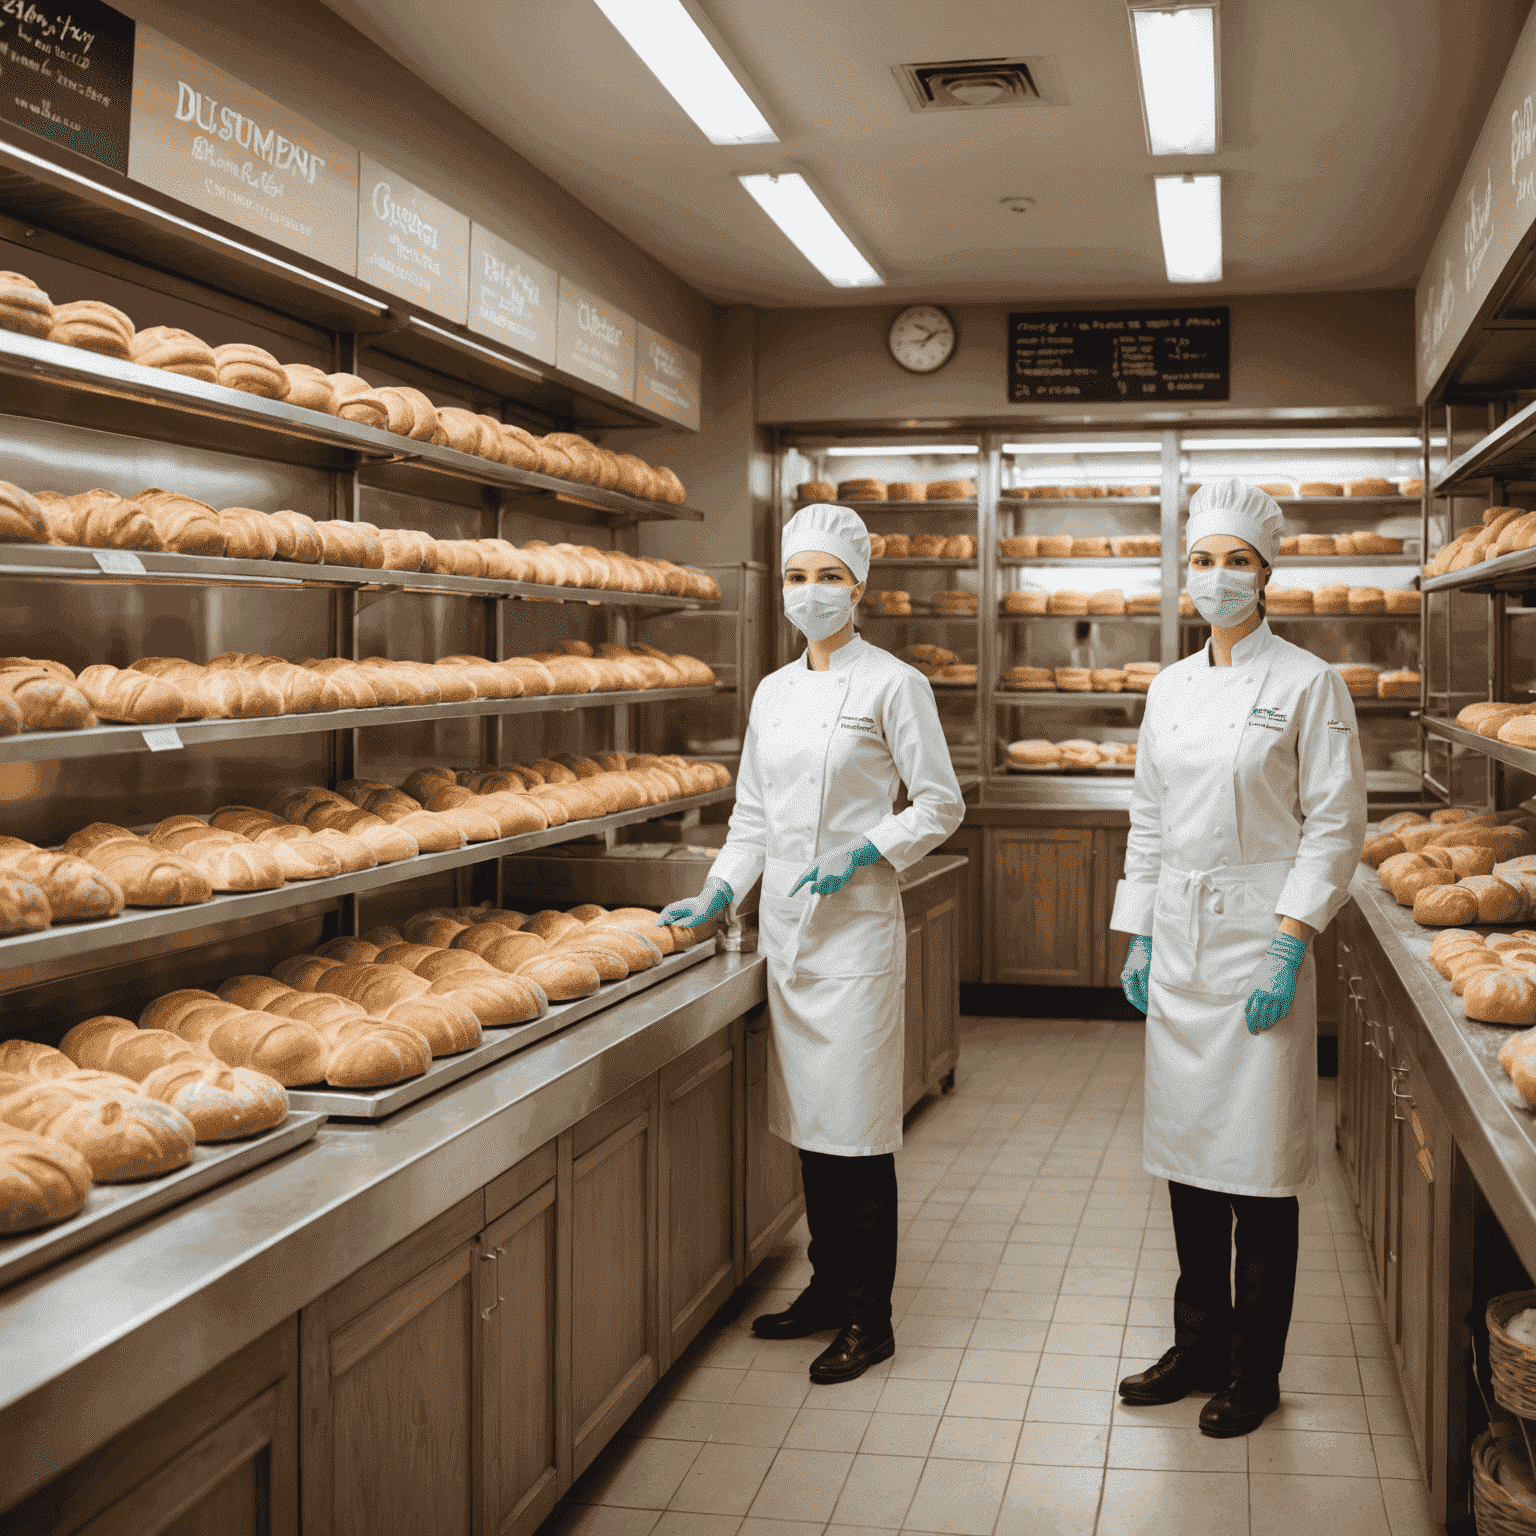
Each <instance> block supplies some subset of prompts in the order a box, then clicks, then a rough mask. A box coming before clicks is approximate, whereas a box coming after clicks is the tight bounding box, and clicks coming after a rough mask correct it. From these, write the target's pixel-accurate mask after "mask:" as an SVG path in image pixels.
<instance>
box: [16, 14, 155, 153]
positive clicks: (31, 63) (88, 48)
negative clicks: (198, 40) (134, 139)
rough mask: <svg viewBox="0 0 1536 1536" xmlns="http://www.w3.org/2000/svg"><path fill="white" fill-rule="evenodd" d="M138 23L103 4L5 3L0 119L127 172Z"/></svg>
mask: <svg viewBox="0 0 1536 1536" xmlns="http://www.w3.org/2000/svg"><path fill="white" fill-rule="evenodd" d="M133 41H134V24H133V22H132V20H131V19H130V18H129V17H127V16H124V15H123V13H122V12H121V11H118V10H114V9H113V8H112V7H111V6H110V5H104V4H102V0H68V3H60V4H52V3H49V0H38V3H34V0H4V3H3V4H0V121H4V122H7V123H15V124H16V125H17V126H18V127H21V128H30V129H31V130H32V132H33V133H40V134H42V135H43V137H44V138H49V139H53V140H54V141H55V142H56V143H59V144H66V145H68V146H69V148H70V149H75V150H78V151H79V152H80V153H81V154H82V155H89V156H90V157H91V159H92V160H96V161H99V162H100V163H101V164H102V165H106V166H110V167H111V168H112V169H113V170H114V171H126V170H127V169H128V116H129V107H130V102H131V96H132V88H133Z"/></svg>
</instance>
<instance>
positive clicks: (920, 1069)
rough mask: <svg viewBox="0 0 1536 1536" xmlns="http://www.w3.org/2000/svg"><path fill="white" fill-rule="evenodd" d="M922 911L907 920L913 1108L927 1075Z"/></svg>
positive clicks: (908, 1068)
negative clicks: (925, 1063) (925, 1071)
mask: <svg viewBox="0 0 1536 1536" xmlns="http://www.w3.org/2000/svg"><path fill="white" fill-rule="evenodd" d="M926 926H927V925H926V924H925V923H924V922H923V917H922V914H921V913H920V912H918V913H907V914H906V915H905V917H904V920H903V927H904V928H905V930H906V944H907V983H906V1004H905V1007H906V1012H905V1016H904V1019H903V1023H904V1025H905V1028H904V1030H903V1033H902V1048H903V1055H902V1062H901V1107H902V1110H903V1111H906V1110H909V1109H911V1108H912V1106H913V1105H914V1104H916V1103H917V1101H918V1100H919V1099H920V1098H922V1096H923V1092H924V1089H925V1087H926V1085H927V1079H926V1077H925V1075H924V1055H925V1052H926V1048H927V1027H926V1024H925V1022H924V1018H923V1010H924V1008H925V1007H926V1003H927V975H926V973H925V971H924V968H923V936H924V932H925V929H926Z"/></svg>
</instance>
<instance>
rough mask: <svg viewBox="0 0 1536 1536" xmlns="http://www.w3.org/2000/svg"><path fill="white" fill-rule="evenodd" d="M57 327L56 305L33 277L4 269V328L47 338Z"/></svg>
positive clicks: (0, 317) (0, 312)
mask: <svg viewBox="0 0 1536 1536" xmlns="http://www.w3.org/2000/svg"><path fill="white" fill-rule="evenodd" d="M52 329H53V304H52V302H51V301H50V300H49V298H48V295H47V294H46V293H44V292H43V290H42V289H41V288H39V287H38V286H37V284H36V283H34V282H33V281H32V279H31V278H30V277H25V276H23V275H22V274H21V273H20V272H0V330H5V331H15V332H16V333H17V334H18V335H21V336H36V337H38V338H40V339H41V338H44V337H46V336H47V335H48V333H49V332H50V331H51V330H52Z"/></svg>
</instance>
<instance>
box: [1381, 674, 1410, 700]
mask: <svg viewBox="0 0 1536 1536" xmlns="http://www.w3.org/2000/svg"><path fill="white" fill-rule="evenodd" d="M1420 681H1421V679H1420V677H1419V674H1418V673H1417V672H1409V671H1406V670H1405V671H1400V672H1383V673H1382V674H1381V676H1380V677H1379V678H1377V680H1376V697H1377V698H1379V699H1417V698H1418V696H1419V684H1420Z"/></svg>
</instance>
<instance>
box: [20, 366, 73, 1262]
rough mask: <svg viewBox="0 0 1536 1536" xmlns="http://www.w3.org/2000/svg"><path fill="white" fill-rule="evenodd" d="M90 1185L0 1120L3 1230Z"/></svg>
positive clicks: (64, 1209) (41, 1219)
mask: <svg viewBox="0 0 1536 1536" xmlns="http://www.w3.org/2000/svg"><path fill="white" fill-rule="evenodd" d="M55 339H57V338H55ZM90 1189H91V1168H90V1164H89V1163H87V1162H86V1160H85V1159H84V1158H83V1157H82V1156H81V1155H80V1154H79V1153H78V1152H76V1151H75V1149H74V1148H73V1147H70V1146H66V1145H65V1144H64V1143H63V1142H61V1141H53V1140H51V1139H50V1138H48V1137H46V1136H34V1135H33V1134H32V1133H31V1132H30V1131H18V1130H16V1129H15V1128H14V1127H12V1126H9V1125H5V1124H3V1123H0V1234H4V1235H6V1236H10V1235H11V1234H13V1233H17V1232H30V1231H32V1230H33V1229H34V1228H36V1227H46V1226H49V1225H51V1224H52V1223H54V1222H59V1221H65V1220H67V1219H68V1218H69V1217H71V1216H73V1215H75V1214H76V1213H77V1212H78V1211H79V1210H80V1208H81V1207H82V1206H83V1205H84V1204H85V1197H86V1195H88V1194H89V1193H90Z"/></svg>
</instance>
